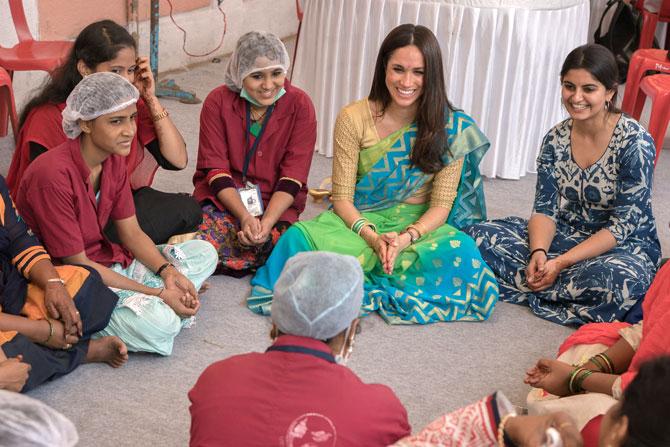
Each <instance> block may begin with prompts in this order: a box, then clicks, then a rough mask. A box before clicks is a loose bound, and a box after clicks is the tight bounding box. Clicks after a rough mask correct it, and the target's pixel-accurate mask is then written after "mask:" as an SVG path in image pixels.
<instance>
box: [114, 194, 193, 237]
mask: <svg viewBox="0 0 670 447" xmlns="http://www.w3.org/2000/svg"><path fill="white" fill-rule="evenodd" d="M133 200H134V202H135V214H136V215H137V221H138V222H139V224H140V227H141V228H142V231H144V232H145V233H146V234H147V236H149V237H150V238H151V240H152V241H153V242H154V244H164V243H165V242H167V240H168V239H170V237H172V236H174V235H175V234H184V233H192V232H194V231H196V230H197V229H198V226H199V225H200V223H202V209H201V208H200V205H199V204H198V202H197V201H196V200H195V199H194V198H193V197H192V196H191V195H190V194H184V193H170V192H162V191H156V190H155V189H152V188H150V187H148V186H145V187H143V188H140V189H137V190H135V191H133ZM105 236H107V239H109V240H110V241H112V242H115V243H117V244H118V243H120V241H119V235H118V233H117V232H116V226H115V225H114V222H112V221H110V222H109V223H108V224H107V227H106V228H105Z"/></svg>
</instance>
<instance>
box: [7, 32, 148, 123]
mask: <svg viewBox="0 0 670 447" xmlns="http://www.w3.org/2000/svg"><path fill="white" fill-rule="evenodd" d="M124 48H132V49H134V50H135V51H137V46H136V44H135V40H134V39H133V37H132V36H131V35H130V34H129V33H128V31H126V29H125V28H123V27H122V26H121V25H119V24H117V23H115V22H113V21H111V20H101V21H99V22H94V23H91V24H90V25H88V26H87V27H86V28H84V29H83V30H82V31H81V32H80V33H79V35H78V36H77V39H76V40H75V41H74V47H73V48H72V51H71V52H70V54H69V55H68V57H67V60H66V61H65V63H64V64H63V65H61V66H60V67H58V68H57V69H56V70H55V71H54V72H53V74H52V76H51V78H50V79H49V81H48V82H47V84H46V85H45V86H44V87H43V88H42V90H41V91H40V92H39V93H38V94H37V95H36V96H35V97H34V98H33V99H31V100H30V101H29V102H28V104H26V106H25V107H24V108H23V111H22V112H21V118H20V120H19V127H20V126H23V123H24V122H25V120H26V117H27V116H28V114H29V113H30V111H31V110H32V109H34V108H35V107H38V106H41V105H43V104H47V103H52V104H60V103H61V102H63V101H65V100H66V99H67V97H68V95H69V94H70V92H71V91H72V89H74V87H75V85H77V84H78V83H79V81H81V74H79V71H78V70H77V62H79V61H80V60H81V61H83V62H84V63H85V64H86V66H87V67H89V68H91V69H94V68H95V67H96V66H97V65H98V64H101V63H103V62H107V61H111V60H112V59H114V58H115V57H116V55H117V54H118V53H119V51H120V50H122V49H124Z"/></svg>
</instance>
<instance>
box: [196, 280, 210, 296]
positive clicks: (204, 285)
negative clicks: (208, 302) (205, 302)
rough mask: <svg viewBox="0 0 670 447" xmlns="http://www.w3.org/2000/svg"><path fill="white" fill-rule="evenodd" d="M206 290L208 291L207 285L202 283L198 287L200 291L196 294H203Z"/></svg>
mask: <svg viewBox="0 0 670 447" xmlns="http://www.w3.org/2000/svg"><path fill="white" fill-rule="evenodd" d="M208 290H209V283H208V282H203V283H202V285H201V286H200V290H198V294H201V293H205V292H207V291H208Z"/></svg>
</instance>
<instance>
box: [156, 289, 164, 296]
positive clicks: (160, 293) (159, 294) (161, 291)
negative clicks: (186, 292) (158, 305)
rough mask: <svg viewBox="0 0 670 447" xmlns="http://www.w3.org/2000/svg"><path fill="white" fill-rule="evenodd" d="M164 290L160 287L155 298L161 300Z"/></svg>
mask: <svg viewBox="0 0 670 447" xmlns="http://www.w3.org/2000/svg"><path fill="white" fill-rule="evenodd" d="M164 290H165V287H161V288H160V290H159V291H158V293H157V294H156V296H157V297H158V298H162V297H161V295H162V294H163V291H164Z"/></svg>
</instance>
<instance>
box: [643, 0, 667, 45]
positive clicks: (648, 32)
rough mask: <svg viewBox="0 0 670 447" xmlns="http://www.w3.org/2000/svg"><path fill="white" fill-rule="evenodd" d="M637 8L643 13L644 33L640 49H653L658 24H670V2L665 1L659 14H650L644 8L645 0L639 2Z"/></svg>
mask: <svg viewBox="0 0 670 447" xmlns="http://www.w3.org/2000/svg"><path fill="white" fill-rule="evenodd" d="M635 7H636V8H637V9H638V10H640V12H641V13H642V32H641V33H640V46H639V47H638V48H651V47H652V46H653V44H654V34H656V26H657V25H658V22H670V0H663V3H662V4H661V7H660V8H659V11H658V12H650V11H648V10H647V9H646V8H645V7H644V0H637V1H636V2H635Z"/></svg>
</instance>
